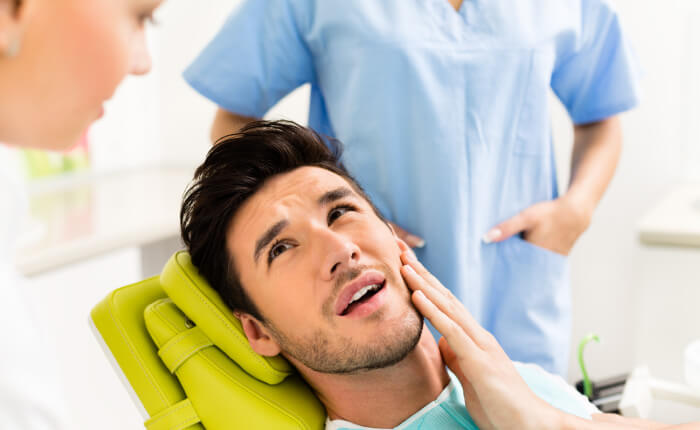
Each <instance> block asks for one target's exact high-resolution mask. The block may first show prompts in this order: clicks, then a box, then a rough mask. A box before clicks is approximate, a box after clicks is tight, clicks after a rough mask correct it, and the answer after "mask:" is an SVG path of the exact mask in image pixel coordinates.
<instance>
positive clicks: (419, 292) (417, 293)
mask: <svg viewBox="0 0 700 430" xmlns="http://www.w3.org/2000/svg"><path fill="white" fill-rule="evenodd" d="M413 294H415V295H416V297H418V298H421V299H423V298H425V294H423V292H422V291H421V290H416V291H415V292H414V293H413Z"/></svg>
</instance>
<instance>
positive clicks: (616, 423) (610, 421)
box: [561, 414, 699, 430]
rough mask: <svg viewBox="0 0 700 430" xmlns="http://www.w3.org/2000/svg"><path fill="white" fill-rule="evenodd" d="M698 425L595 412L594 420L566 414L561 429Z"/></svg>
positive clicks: (668, 429) (679, 429)
mask: <svg viewBox="0 0 700 430" xmlns="http://www.w3.org/2000/svg"><path fill="white" fill-rule="evenodd" d="M698 425H699V423H687V424H679V425H669V424H662V423H658V422H655V421H649V420H643V419H638V418H627V417H622V416H619V415H612V414H594V415H593V419H592V420H585V419H583V418H579V417H575V416H573V415H566V417H565V419H564V422H563V425H561V430H662V429H664V430H691V429H695V430H697V429H698Z"/></svg>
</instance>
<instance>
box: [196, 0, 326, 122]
mask: <svg viewBox="0 0 700 430" xmlns="http://www.w3.org/2000/svg"><path fill="white" fill-rule="evenodd" d="M303 4H304V2H296V3H295V4H294V8H293V7H292V5H291V4H290V1H289V0H246V1H244V2H243V4H242V5H241V6H240V7H239V8H237V9H236V10H234V11H233V13H232V14H231V15H230V16H229V17H228V19H227V20H226V22H225V24H224V26H223V28H222V29H221V30H220V31H219V33H218V34H217V35H216V36H215V37H214V39H213V40H212V41H211V42H210V43H209V45H207V47H206V48H205V49H204V51H202V53H201V54H199V56H198V57H197V59H196V60H195V61H194V62H193V63H192V64H191V65H190V66H189V67H188V68H187V70H186V71H185V73H184V77H185V80H186V81H187V82H188V83H189V84H190V85H191V86H192V87H193V88H194V89H195V90H197V91H198V92H199V93H201V94H202V95H203V96H205V97H207V98H208V99H210V100H212V101H213V102H215V103H216V104H218V105H219V106H220V107H222V108H224V109H226V110H228V111H230V112H234V113H237V114H241V115H246V116H252V117H257V118H260V117H262V116H263V115H264V114H265V113H266V112H267V111H268V110H269V109H270V108H271V107H272V106H273V105H274V104H275V103H277V102H278V101H279V100H280V99H281V98H282V97H284V96H285V95H287V94H288V93H289V92H291V91H292V90H294V89H295V88H297V87H299V86H300V85H302V84H304V83H307V82H312V81H313V79H314V69H313V60H312V58H311V54H310V52H309V49H308V47H307V45H306V43H305V42H304V40H303V39H302V36H301V33H300V31H299V24H300V22H299V19H300V15H299V14H300V13H302V11H301V10H299V9H296V8H301V7H302V6H303Z"/></svg>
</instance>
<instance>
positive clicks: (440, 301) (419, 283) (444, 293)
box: [401, 265, 490, 347]
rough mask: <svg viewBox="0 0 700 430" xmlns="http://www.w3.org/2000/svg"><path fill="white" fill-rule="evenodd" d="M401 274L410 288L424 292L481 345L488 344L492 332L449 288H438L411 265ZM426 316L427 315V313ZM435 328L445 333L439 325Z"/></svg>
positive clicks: (432, 302)
mask: <svg viewBox="0 0 700 430" xmlns="http://www.w3.org/2000/svg"><path fill="white" fill-rule="evenodd" d="M401 274H402V275H403V277H404V279H405V280H406V284H407V285H408V287H409V288H410V289H412V290H414V291H420V292H422V293H423V294H424V295H425V296H426V297H427V298H428V300H429V301H430V302H431V304H433V305H434V306H436V307H437V308H438V309H439V310H440V312H441V313H443V314H445V315H446V316H447V317H448V318H450V319H451V320H453V321H454V322H456V323H457V324H458V325H459V327H461V328H462V330H464V332H465V333H466V334H467V335H468V336H469V337H471V338H472V339H473V340H474V341H475V342H476V343H477V344H478V345H479V346H481V347H484V346H486V345H488V342H489V337H490V334H489V333H488V332H487V331H486V330H485V329H484V328H483V327H481V325H479V323H478V322H477V321H476V320H475V319H474V317H473V316H472V315H471V313H469V311H468V310H467V309H466V308H465V307H464V305H463V304H462V303H461V302H460V301H459V300H458V299H457V298H456V297H455V296H454V295H453V294H452V293H451V292H450V291H449V290H447V289H446V288H445V287H443V286H442V285H440V288H441V289H437V288H436V287H434V286H433V285H431V283H430V282H428V281H427V280H426V279H424V278H423V277H421V276H420V275H418V274H417V273H416V272H415V270H413V268H412V266H410V265H404V266H402V267H401ZM424 316H426V317H427V315H425V314H424ZM435 328H437V329H438V331H440V333H442V334H443V335H445V333H444V332H442V331H441V330H440V329H439V328H438V327H437V326H436V327H435Z"/></svg>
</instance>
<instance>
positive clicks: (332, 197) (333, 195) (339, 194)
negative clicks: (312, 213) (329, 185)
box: [318, 187, 353, 206]
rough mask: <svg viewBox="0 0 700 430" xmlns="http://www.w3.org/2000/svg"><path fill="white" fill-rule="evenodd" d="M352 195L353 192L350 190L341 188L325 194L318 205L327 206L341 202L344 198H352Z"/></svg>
mask: <svg viewBox="0 0 700 430" xmlns="http://www.w3.org/2000/svg"><path fill="white" fill-rule="evenodd" d="M352 194H353V192H352V191H351V190H350V188H347V187H339V188H336V189H334V190H330V191H327V192H325V193H323V195H322V196H321V197H319V198H318V204H319V205H320V206H325V205H327V204H329V203H333V202H334V201H336V200H340V199H342V198H343V197H347V196H351V195H352Z"/></svg>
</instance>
